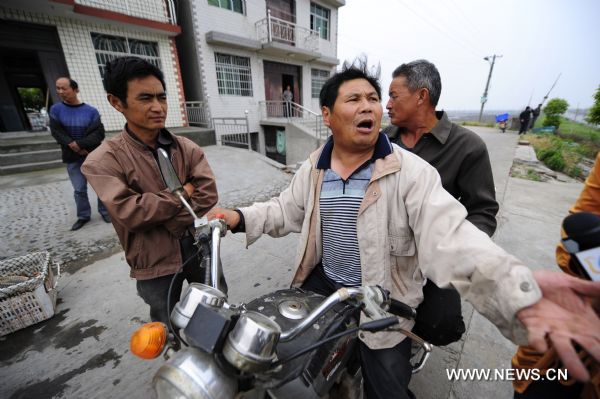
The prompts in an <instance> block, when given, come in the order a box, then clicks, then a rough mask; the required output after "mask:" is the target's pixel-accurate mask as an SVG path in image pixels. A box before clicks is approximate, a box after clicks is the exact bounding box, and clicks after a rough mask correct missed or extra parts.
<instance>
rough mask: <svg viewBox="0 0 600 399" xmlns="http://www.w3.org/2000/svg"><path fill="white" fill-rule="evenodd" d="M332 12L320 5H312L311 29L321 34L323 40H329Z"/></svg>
mask: <svg viewBox="0 0 600 399" xmlns="http://www.w3.org/2000/svg"><path fill="white" fill-rule="evenodd" d="M330 15H331V11H329V10H328V9H327V8H325V7H321V6H320V5H318V4H315V3H310V29H311V30H316V31H319V32H320V36H321V38H323V39H325V40H329V16H330Z"/></svg>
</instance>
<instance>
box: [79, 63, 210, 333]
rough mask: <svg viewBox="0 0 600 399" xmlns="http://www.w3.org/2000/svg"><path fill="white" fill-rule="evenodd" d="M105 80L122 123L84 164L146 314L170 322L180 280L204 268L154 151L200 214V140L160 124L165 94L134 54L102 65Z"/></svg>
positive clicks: (157, 76)
mask: <svg viewBox="0 0 600 399" xmlns="http://www.w3.org/2000/svg"><path fill="white" fill-rule="evenodd" d="M104 85H105V88H106V92H107V98H108V101H109V102H110V104H111V105H112V106H113V107H114V108H115V109H116V110H117V111H119V112H120V113H122V114H123V116H124V117H125V119H126V120H127V123H126V124H125V128H124V130H123V131H122V132H121V133H120V134H118V135H116V136H115V137H113V138H111V139H109V140H106V141H104V142H103V143H102V145H101V146H100V147H98V149H96V150H95V151H94V152H93V153H92V154H90V155H89V156H88V158H87V160H86V161H85V163H84V164H83V166H82V171H83V173H84V174H85V176H86V177H87V179H88V181H89V182H90V184H91V185H92V187H94V190H96V192H97V193H98V196H99V197H100V199H101V200H102V202H103V203H104V204H105V206H106V208H107V209H108V212H109V214H110V216H111V219H112V223H113V226H114V228H115V230H116V232H117V235H118V236H119V240H120V242H121V245H122V246H123V249H124V251H125V257H126V259H127V263H128V264H129V266H130V267H131V277H133V278H135V279H136V280H137V291H138V295H140V297H142V299H144V301H145V302H146V303H147V304H148V305H150V317H151V319H152V320H153V321H162V322H163V323H168V319H169V314H170V311H171V310H172V308H173V306H174V305H175V303H176V302H177V300H178V299H179V296H180V295H181V287H182V284H183V280H184V279H185V280H187V281H188V282H203V281H204V270H203V269H200V267H199V265H200V262H199V259H198V256H197V251H196V250H195V248H194V245H193V241H194V240H193V236H192V234H191V233H190V229H191V228H192V226H193V220H192V216H191V215H190V214H189V213H188V212H187V210H186V209H185V208H184V207H183V205H182V203H181V201H180V200H179V199H178V198H177V196H176V195H174V194H173V193H171V191H170V190H169V189H168V187H167V186H166V185H165V182H164V180H163V177H162V175H161V172H160V169H159V167H158V158H157V151H158V149H159V148H162V149H164V150H165V151H167V153H168V154H169V157H170V158H171V162H172V163H173V166H174V168H175V171H176V172H177V175H178V176H179V179H180V181H181V182H182V184H183V189H184V196H185V197H186V199H187V200H188V201H189V202H190V203H191V205H192V207H193V208H194V210H195V212H196V213H197V214H198V215H203V214H205V213H206V212H207V211H208V210H209V209H210V208H212V207H213V206H214V205H215V204H216V203H217V187H216V183H215V178H214V175H213V172H212V170H211V169H210V166H209V165H208V162H207V161H206V158H205V157H204V152H203V151H202V149H201V148H200V147H198V146H197V145H196V144H194V143H193V142H192V141H190V140H188V139H186V138H183V137H178V136H175V135H173V134H171V133H169V132H168V131H167V130H166V129H165V119H166V117H167V100H166V98H167V96H166V93H165V82H164V79H163V74H162V72H161V71H160V70H159V69H158V68H157V67H155V66H154V65H152V64H150V63H149V62H147V61H145V60H143V59H141V58H137V57H123V58H117V59H115V60H113V61H111V62H109V63H108V64H107V65H106V72H105V75H104ZM182 264H183V265H184V266H183V268H182ZM173 278H175V279H176V280H175V283H174V285H173V288H172V292H171V298H170V307H171V309H168V308H167V295H168V292H169V286H170V284H171V280H172V279H173Z"/></svg>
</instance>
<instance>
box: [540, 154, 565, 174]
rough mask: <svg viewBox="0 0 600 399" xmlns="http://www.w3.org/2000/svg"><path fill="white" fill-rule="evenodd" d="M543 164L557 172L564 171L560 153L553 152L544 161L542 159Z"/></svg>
mask: <svg viewBox="0 0 600 399" xmlns="http://www.w3.org/2000/svg"><path fill="white" fill-rule="evenodd" d="M544 163H545V164H546V165H548V167H549V168H550V169H552V170H555V171H557V172H562V171H563V170H564V169H565V166H566V162H565V159H564V158H563V156H562V154H561V153H560V152H555V153H554V154H552V155H550V156H549V157H547V158H546V159H544Z"/></svg>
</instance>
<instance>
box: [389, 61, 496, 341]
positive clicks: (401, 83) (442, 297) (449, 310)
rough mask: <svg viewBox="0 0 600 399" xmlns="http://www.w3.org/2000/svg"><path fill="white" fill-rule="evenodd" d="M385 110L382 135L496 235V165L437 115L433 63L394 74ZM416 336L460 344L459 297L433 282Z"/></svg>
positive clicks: (468, 135) (465, 133)
mask: <svg viewBox="0 0 600 399" xmlns="http://www.w3.org/2000/svg"><path fill="white" fill-rule="evenodd" d="M392 77H393V80H392V83H391V84H390V90H389V95H390V100H389V101H388V104H387V106H386V108H387V109H388V114H389V116H390V119H391V122H392V125H393V126H390V127H387V128H385V129H384V130H383V132H384V133H385V134H387V135H388V137H389V138H390V140H391V141H392V142H393V143H396V144H398V145H399V146H400V147H402V148H404V149H406V150H408V151H410V152H412V153H414V154H416V155H418V156H419V157H421V158H423V159H424V160H426V161H427V162H428V163H429V164H430V165H432V166H433V167H435V168H436V169H437V171H438V173H439V174H440V177H441V179H442V186H443V187H444V189H445V190H446V191H448V192H449V193H450V194H451V195H452V196H453V197H454V198H456V199H457V200H459V201H460V203H461V204H463V206H464V207H465V208H466V209H467V212H468V216H467V220H468V221H470V222H471V223H473V224H474V225H475V226H476V227H477V228H479V230H481V231H483V232H485V233H486V234H487V235H489V236H491V235H492V234H494V231H495V230H496V213H497V212H498V203H497V202H496V191H495V187H494V178H493V176H492V166H491V164H490V158H489V155H488V151H487V148H486V146H485V143H484V142H483V140H482V139H481V138H480V137H479V136H478V135H476V134H475V133H473V132H472V131H470V130H468V129H466V128H464V127H462V126H459V125H455V124H454V123H452V122H450V120H449V119H448V116H447V115H446V113H445V112H443V111H436V110H435V108H436V106H437V103H438V100H439V98H440V94H441V91H442V81H441V78H440V74H439V72H438V70H437V68H436V67H435V65H433V64H432V63H430V62H428V61H426V60H417V61H413V62H409V63H407V64H402V65H400V66H399V67H398V68H396V70H395V71H394V72H393V74H392ZM423 295H424V298H425V299H424V301H423V302H422V303H421V305H420V306H419V308H418V309H417V324H416V325H415V328H414V329H413V331H414V332H415V333H417V334H418V335H421V336H422V337H424V338H426V339H427V340H429V341H430V342H431V343H434V344H436V345H447V344H449V343H451V342H454V341H456V340H458V339H459V338H460V337H461V335H462V334H463V332H464V331H465V326H464V323H463V320H462V313H461V304H460V298H459V296H458V293H457V292H456V291H455V290H453V289H440V288H438V287H437V286H436V285H435V284H433V283H432V282H431V281H428V282H427V284H426V285H425V287H424V288H423Z"/></svg>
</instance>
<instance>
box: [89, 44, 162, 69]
mask: <svg viewBox="0 0 600 399" xmlns="http://www.w3.org/2000/svg"><path fill="white" fill-rule="evenodd" d="M91 34H92V42H93V43H94V49H95V50H96V62H97V63H98V69H99V70H100V76H102V79H104V71H105V70H106V64H107V63H108V62H109V61H111V60H114V59H115V58H119V57H124V56H127V55H135V56H137V57H140V58H143V59H145V60H146V61H148V62H150V63H152V64H154V65H156V66H157V67H158V68H159V69H160V68H161V64H160V55H159V53H158V43H157V42H148V41H145V40H138V39H130V38H127V37H121V36H111V35H105V34H101V33H94V32H92V33H91Z"/></svg>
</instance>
